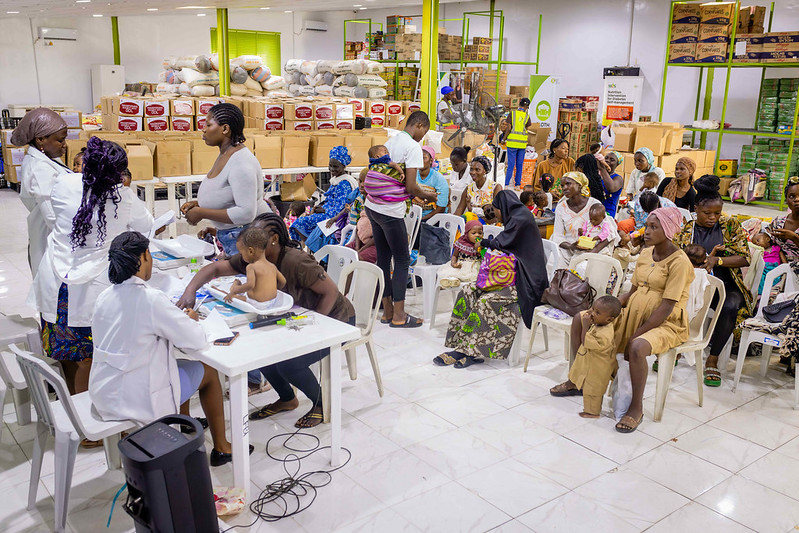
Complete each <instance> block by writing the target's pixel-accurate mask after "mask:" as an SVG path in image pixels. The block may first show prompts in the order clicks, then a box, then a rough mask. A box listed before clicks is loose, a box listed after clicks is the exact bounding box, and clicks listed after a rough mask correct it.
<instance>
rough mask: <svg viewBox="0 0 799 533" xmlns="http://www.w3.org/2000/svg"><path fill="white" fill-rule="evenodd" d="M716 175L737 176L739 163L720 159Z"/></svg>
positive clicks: (734, 160) (733, 160)
mask: <svg viewBox="0 0 799 533" xmlns="http://www.w3.org/2000/svg"><path fill="white" fill-rule="evenodd" d="M716 175H717V176H737V175H738V161H737V160H736V159H719V164H718V165H716Z"/></svg>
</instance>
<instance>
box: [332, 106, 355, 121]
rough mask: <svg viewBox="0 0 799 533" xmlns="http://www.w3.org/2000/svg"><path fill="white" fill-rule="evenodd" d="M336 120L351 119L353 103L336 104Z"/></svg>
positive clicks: (353, 116) (353, 112) (352, 117)
mask: <svg viewBox="0 0 799 533" xmlns="http://www.w3.org/2000/svg"><path fill="white" fill-rule="evenodd" d="M335 111H336V120H352V119H354V118H355V105H354V104H352V103H349V104H336V109H335Z"/></svg>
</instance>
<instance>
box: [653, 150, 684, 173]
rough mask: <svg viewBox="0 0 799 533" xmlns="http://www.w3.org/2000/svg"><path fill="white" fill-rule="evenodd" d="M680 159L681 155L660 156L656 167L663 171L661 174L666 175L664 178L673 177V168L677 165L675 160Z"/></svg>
mask: <svg viewBox="0 0 799 533" xmlns="http://www.w3.org/2000/svg"><path fill="white" fill-rule="evenodd" d="M681 157H682V154H680V153H676V154H667V155H664V156H661V158H660V163H658V165H657V166H659V167H660V168H662V169H663V172H665V173H666V176H674V167H675V166H676V165H677V160H679V159H680V158H681Z"/></svg>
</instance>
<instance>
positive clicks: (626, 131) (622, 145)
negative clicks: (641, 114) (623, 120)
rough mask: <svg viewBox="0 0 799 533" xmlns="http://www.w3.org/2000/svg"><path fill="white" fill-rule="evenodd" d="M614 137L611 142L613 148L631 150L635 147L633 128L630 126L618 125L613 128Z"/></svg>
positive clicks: (623, 150) (624, 150)
mask: <svg viewBox="0 0 799 533" xmlns="http://www.w3.org/2000/svg"><path fill="white" fill-rule="evenodd" d="M613 133H614V134H615V136H616V139H615V140H614V142H613V149H614V150H620V151H622V152H632V151H633V148H634V147H635V128H634V127H631V126H619V127H615V128H613Z"/></svg>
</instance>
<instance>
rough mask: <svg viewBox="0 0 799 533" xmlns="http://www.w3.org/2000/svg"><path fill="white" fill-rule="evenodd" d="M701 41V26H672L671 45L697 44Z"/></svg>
mask: <svg viewBox="0 0 799 533" xmlns="http://www.w3.org/2000/svg"><path fill="white" fill-rule="evenodd" d="M698 40H699V24H672V25H671V38H670V39H669V43H670V44H680V43H695V42H696V41H698Z"/></svg>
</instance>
